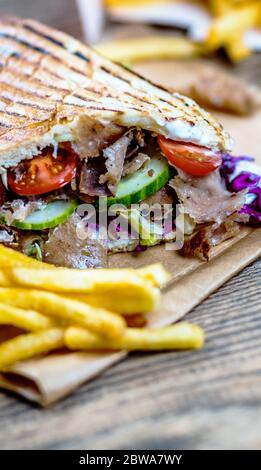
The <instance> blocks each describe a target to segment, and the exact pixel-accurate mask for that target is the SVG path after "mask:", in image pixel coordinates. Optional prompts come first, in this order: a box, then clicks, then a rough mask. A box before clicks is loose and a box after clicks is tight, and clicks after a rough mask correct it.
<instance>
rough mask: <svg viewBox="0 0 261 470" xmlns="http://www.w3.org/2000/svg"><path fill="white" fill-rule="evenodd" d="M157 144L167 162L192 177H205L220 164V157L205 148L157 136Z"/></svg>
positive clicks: (219, 154) (217, 153)
mask: <svg viewBox="0 0 261 470" xmlns="http://www.w3.org/2000/svg"><path fill="white" fill-rule="evenodd" d="M158 144H159V146H160V148H161V150H162V152H163V153H164V155H165V156H166V157H167V159H168V160H169V162H170V163H171V164H172V165H174V166H176V167H177V168H179V169H180V170H183V171H185V173H188V174H189V175H192V176H205V175H208V174H209V173H211V172H212V171H215V170H216V169H217V168H219V167H220V166H221V164H222V155H221V153H219V152H214V151H213V150H209V149H207V148H206V147H199V146H197V145H194V144H188V143H186V142H176V141H174V140H170V139H166V137H163V136H159V137H158Z"/></svg>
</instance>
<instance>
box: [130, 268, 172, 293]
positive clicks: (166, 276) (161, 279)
mask: <svg viewBox="0 0 261 470" xmlns="http://www.w3.org/2000/svg"><path fill="white" fill-rule="evenodd" d="M136 272H137V273H138V274H139V276H141V277H143V278H144V279H147V281H150V282H151V283H152V284H153V285H154V286H155V287H160V288H161V287H164V286H165V285H166V284H168V282H169V281H170V280H171V275H170V273H169V272H168V271H166V269H165V268H164V267H163V265H162V264H160V263H155V264H150V265H149V266H144V267H143V268H139V269H137V271H136Z"/></svg>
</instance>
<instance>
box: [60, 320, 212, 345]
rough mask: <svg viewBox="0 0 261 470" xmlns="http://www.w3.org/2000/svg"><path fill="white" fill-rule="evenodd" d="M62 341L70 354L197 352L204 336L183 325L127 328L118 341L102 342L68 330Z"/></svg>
mask: <svg viewBox="0 0 261 470" xmlns="http://www.w3.org/2000/svg"><path fill="white" fill-rule="evenodd" d="M64 341H65V345H66V346H67V347H68V348H69V349H73V350H75V349H76V350H77V349H80V350H93V349H94V350H96V349H101V350H104V349H105V350H121V349H123V350H126V351H135V350H140V351H149V350H152V351H155V350H168V349H198V348H201V347H202V346H203V343H204V333H203V331H202V329H201V328H200V327H198V326H197V325H192V324H190V323H185V322H184V323H178V324H177V325H173V326H168V327H165V328H150V329H149V328H144V329H141V328H127V329H126V330H125V333H124V334H123V335H122V336H120V337H119V338H117V339H115V340H105V339H103V338H101V337H99V336H97V335H94V334H92V333H91V332H89V331H87V330H85V329H84V328H76V327H70V328H68V329H67V330H66V331H65V336H64Z"/></svg>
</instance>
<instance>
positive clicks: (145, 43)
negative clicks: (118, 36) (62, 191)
mask: <svg viewBox="0 0 261 470" xmlns="http://www.w3.org/2000/svg"><path fill="white" fill-rule="evenodd" d="M96 50H97V52H99V53H100V54H102V55H103V56H105V57H107V58H108V59H111V60H114V61H116V62H123V63H129V62H132V61H135V62H137V61H142V60H150V59H180V58H182V59H183V58H189V57H196V56H198V55H199V54H200V53H201V50H202V47H201V46H200V45H198V44H195V43H193V42H192V41H191V40H189V39H186V38H183V37H164V36H151V37H148V38H142V39H137V38H134V39H122V40H117V41H112V42H110V43H106V44H101V45H99V46H96Z"/></svg>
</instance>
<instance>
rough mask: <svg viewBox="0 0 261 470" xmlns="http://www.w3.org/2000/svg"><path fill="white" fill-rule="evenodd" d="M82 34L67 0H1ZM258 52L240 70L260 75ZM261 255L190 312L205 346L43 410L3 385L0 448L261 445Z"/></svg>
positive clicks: (131, 366)
mask: <svg viewBox="0 0 261 470" xmlns="http://www.w3.org/2000/svg"><path fill="white" fill-rule="evenodd" d="M0 10H1V11H2V12H5V13H9V14H16V15H20V16H28V17H29V16H31V17H35V18H38V19H39V20H41V21H45V22H46V23H49V24H50V25H53V26H56V27H57V28H60V29H64V30H65V31H67V32H71V33H72V34H74V35H76V36H79V35H80V27H79V20H78V16H77V11H76V9H75V5H74V2H73V1H72V0H71V1H70V0H44V1H42V2H40V1H39V0H38V1H37V0H0ZM260 66H261V60H260V58H253V59H251V60H250V61H249V62H248V63H247V64H245V65H241V66H239V67H238V73H240V74H242V75H244V76H246V77H248V78H250V79H252V80H253V81H258V80H259V81H260V75H261V74H260ZM260 285H261V261H258V262H256V263H254V264H253V265H252V266H249V267H248V268H246V269H245V270H244V271H243V272H241V273H240V274H239V275H238V276H235V277H234V278H233V279H232V280H231V281H230V282H228V283H227V284H226V285H225V286H224V287H222V288H221V289H219V291H218V292H216V293H215V294H214V295H212V296H211V297H210V298H209V299H208V300H206V301H205V302H203V303H202V304H201V305H200V306H198V307H197V308H195V309H194V310H193V311H192V312H191V313H190V314H189V315H188V317H187V318H188V319H189V320H191V321H194V322H197V323H199V324H200V325H201V326H202V327H203V328H204V329H205V331H206V335H207V343H206V346H205V348H204V349H203V350H202V351H198V352H193V353H190V352H184V353H179V354H177V353H159V354H132V355H131V356H129V358H128V359H127V360H126V361H125V362H123V363H120V364H118V365H116V366H115V367H113V368H112V369H111V370H109V371H107V372H106V373H105V374H104V375H103V376H101V377H99V378H98V379H97V380H95V381H93V382H92V383H90V384H88V385H86V386H84V387H82V388H81V389H80V390H78V391H77V392H76V393H74V394H73V395H72V396H70V397H68V398H67V399H65V400H63V401H61V402H60V403H58V404H56V405H55V406H53V407H52V408H50V409H46V410H42V409H39V408H37V407H35V406H33V405H32V404H29V403H27V402H25V401H22V400H20V399H18V398H17V397H15V396H12V395H11V394H7V393H5V392H1V393H0V423H1V432H0V449H79V448H85V449H101V448H105V449H115V448H121V449H164V448H165V449H202V448H203V449H205V448H212V449H220V448H228V449H231V448H235V449H246V448H247V449H248V448H255V449H260V448H261V308H260Z"/></svg>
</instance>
